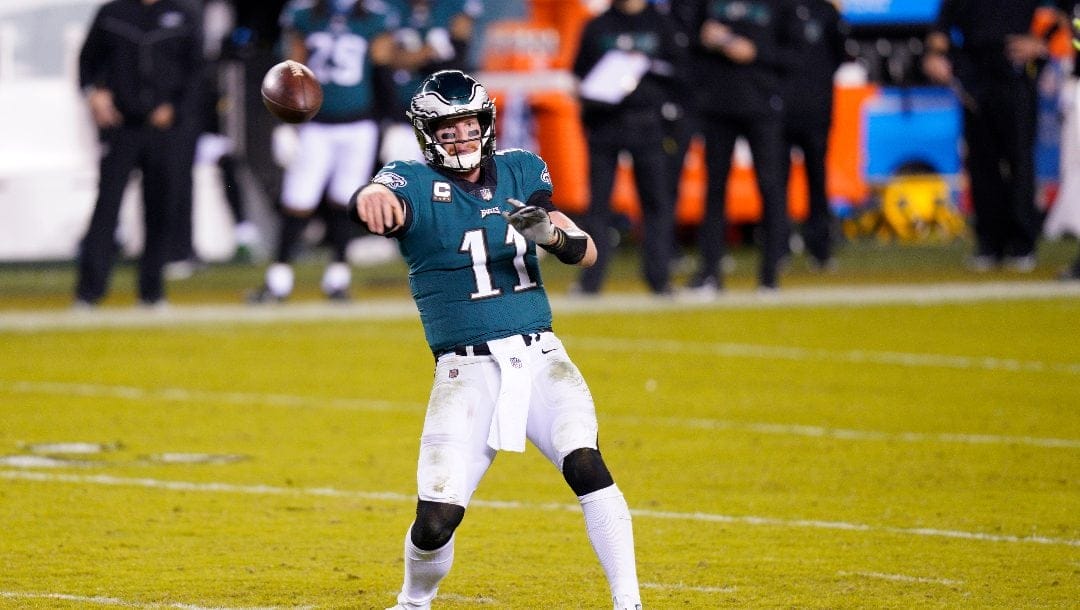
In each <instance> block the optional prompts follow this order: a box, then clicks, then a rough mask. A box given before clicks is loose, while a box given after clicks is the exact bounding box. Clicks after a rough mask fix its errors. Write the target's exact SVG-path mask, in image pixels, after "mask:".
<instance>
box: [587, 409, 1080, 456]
mask: <svg viewBox="0 0 1080 610" xmlns="http://www.w3.org/2000/svg"><path fill="white" fill-rule="evenodd" d="M607 419H609V420H612V421H618V422H621V423H624V424H632V425H643V426H656V425H663V426H669V427H673V428H700V429H704V430H731V431H740V432H753V433H755V434H775V435H781V436H806V437H810V438H830V439H836V440H849V441H888V442H895V441H899V442H905V443H957V444H964V445H1027V446H1031V447H1043V448H1053V449H1080V439H1068V438H1040V437H1034V436H1005V435H999V434H961V433H956V432H940V433H936V434H935V433H929V432H879V431H876V430H851V429H845V428H826V427H824V426H808V425H799V424H772V423H762V422H736V421H727V420H722V419H706V418H687V417H638V416H620V415H614V416H610V417H608V418H607Z"/></svg>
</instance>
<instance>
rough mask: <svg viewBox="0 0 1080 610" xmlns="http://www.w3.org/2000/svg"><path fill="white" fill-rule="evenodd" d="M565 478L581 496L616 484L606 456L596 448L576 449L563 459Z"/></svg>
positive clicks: (571, 487)
mask: <svg viewBox="0 0 1080 610" xmlns="http://www.w3.org/2000/svg"><path fill="white" fill-rule="evenodd" d="M562 470H563V478H565V479H566V482H567V483H568V484H569V485H570V489H573V490H574V493H575V494H577V495H579V496H584V495H586V494H589V493H592V492H594V491H596V490H598V489H604V488H605V487H610V486H612V485H614V484H615V481H614V480H613V479H612V478H611V473H610V472H608V469H607V465H606V464H604V458H603V457H601V456H600V452H599V451H598V450H596V449H591V448H588V447H584V448H582V449H575V450H573V451H571V452H570V454H569V455H567V456H566V457H565V458H564V459H563V468H562Z"/></svg>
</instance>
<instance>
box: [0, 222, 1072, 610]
mask: <svg viewBox="0 0 1080 610" xmlns="http://www.w3.org/2000/svg"><path fill="white" fill-rule="evenodd" d="M1074 248H1075V244H1074V243H1067V244H1058V245H1054V246H1052V247H1051V248H1050V249H1049V250H1048V252H1047V254H1046V256H1045V258H1044V259H1043V261H1044V264H1043V265H1042V266H1040V269H1039V270H1038V271H1037V272H1036V273H1034V274H1031V275H1026V276H1020V275H1016V274H1012V273H1009V272H1005V271H1002V272H995V273H991V274H988V275H980V276H974V275H970V274H968V273H967V272H965V271H964V270H963V268H962V265H961V264H960V263H961V262H962V257H963V252H964V248H963V245H957V244H944V245H942V244H938V245H923V246H889V247H885V246H881V245H878V244H855V245H851V246H849V247H848V248H847V249H846V250H845V251H843V252H842V253H841V261H840V262H841V270H840V272H839V273H837V274H835V275H832V276H814V275H811V274H809V273H807V272H806V271H805V269H802V268H801V267H800V264H799V262H798V261H796V263H795V264H794V265H793V266H792V269H791V271H790V272H789V274H788V276H787V277H785V279H784V289H783V290H782V291H781V292H780V294H778V295H770V296H759V295H757V294H755V293H754V291H753V290H752V285H753V279H752V278H753V271H752V268H753V265H752V254H749V253H746V252H740V253H737V258H738V261H739V268H738V270H737V271H736V273H735V274H734V275H733V278H732V282H731V286H732V288H731V290H730V291H729V293H728V294H727V295H726V296H724V297H723V298H722V299H721V300H720V301H718V302H715V303H709V304H700V303H684V302H682V301H674V302H659V301H654V300H651V299H650V298H648V297H646V296H645V295H644V294H642V289H641V287H640V284H641V282H640V281H639V280H637V278H636V262H635V261H634V260H633V259H631V258H625V259H623V260H621V261H620V263H619V266H618V267H617V268H616V269H615V275H616V277H615V278H613V280H614V281H613V283H612V290H611V294H610V295H608V296H605V297H604V298H601V299H597V300H587V301H578V300H567V299H565V298H562V297H561V296H560V295H561V294H562V293H563V292H565V286H566V284H567V283H568V282H569V280H570V279H571V276H570V275H569V274H568V273H567V272H566V271H565V270H563V269H559V268H557V267H556V266H554V265H552V264H549V263H548V262H545V273H546V274H547V278H548V279H549V284H550V285H551V287H552V292H553V294H554V295H555V297H556V298H555V302H554V308H555V315H556V324H555V330H556V332H557V333H558V334H559V335H560V337H561V338H562V339H563V340H564V342H565V343H566V345H567V348H568V349H569V350H570V352H571V356H572V357H573V358H574V360H575V361H576V362H577V364H578V365H579V367H580V368H581V369H582V372H583V373H584V374H585V377H586V379H587V380H588V381H589V383H590V386H591V388H592V391H593V394H594V395H595V398H596V401H597V406H598V410H599V413H600V426H601V430H600V440H601V447H602V449H603V451H604V454H605V456H606V457H607V460H608V462H609V465H610V466H611V468H612V470H613V473H614V474H615V476H616V480H617V481H618V483H619V485H620V487H621V488H622V489H623V491H624V493H625V494H626V497H627V500H628V501H629V503H630V507H631V510H632V511H633V513H634V526H635V537H636V546H637V553H638V570H639V577H640V580H641V583H642V593H643V597H644V601H645V605H646V608H654V609H667V608H1075V607H1077V604H1078V601H1077V600H1080V330H1078V329H1080V285H1077V284H1076V283H1073V284H1061V283H1057V282H1053V281H1050V278H1051V277H1052V275H1053V272H1054V271H1056V266H1057V265H1060V264H1064V262H1065V261H1067V260H1068V259H1069V258H1070V257H1071V255H1072V254H1073V252H1074V250H1073V249H1074ZM260 273H261V270H260V269H258V268H254V267H240V266H228V265H226V266H218V267H214V268H211V269H209V270H206V271H204V272H203V273H202V274H200V275H197V276H196V277H195V278H193V279H191V280H187V281H186V282H181V283H175V284H173V285H171V286H170V297H171V299H172V301H173V303H174V305H173V306H172V307H171V308H170V309H168V310H166V311H161V312H157V311H142V310H137V309H135V308H132V307H131V306H130V305H129V304H130V303H131V301H132V297H131V292H132V291H131V277H130V276H131V270H130V269H128V268H123V269H121V270H120V271H119V275H118V277H117V280H116V282H115V284H114V288H113V295H112V296H111V297H110V300H109V301H108V302H107V303H106V306H105V307H103V308H101V310H100V311H94V312H89V313H85V312H82V313H80V312H72V311H68V310H67V306H68V303H69V300H70V286H71V282H72V278H71V270H70V268H68V267H67V266H10V267H6V268H0V345H2V346H3V349H0V524H2V527H3V530H2V532H0V607H2V608H34V609H39V608H59V609H69V608H108V607H124V608H180V609H186V610H204V609H215V610H216V609H224V608H231V609H242V610H253V609H255V608H281V609H294V608H361V609H368V608H384V607H386V606H387V605H390V603H391V602H392V601H393V597H394V595H395V593H396V590H397V588H398V587H399V585H400V578H401V569H402V562H401V542H402V539H403V537H404V534H405V529H406V527H407V526H408V524H409V522H410V521H411V517H412V510H413V507H414V493H415V465H416V451H417V444H418V435H419V431H420V425H421V422H422V417H423V409H424V405H425V403H426V400H427V391H428V390H429V388H430V379H431V370H432V360H431V356H430V353H429V352H428V351H427V348H426V345H425V343H424V340H423V334H422V331H421V329H420V325H419V321H418V320H417V318H416V314H415V310H414V308H413V306H412V304H411V302H409V301H407V300H406V296H407V290H406V288H405V284H404V282H403V280H402V278H401V277H400V273H401V269H400V268H399V267H397V266H396V265H388V266H386V267H382V268H376V269H368V270H360V271H358V272H357V273H358V278H357V284H358V293H357V294H358V296H361V295H362V296H363V298H360V299H358V301H357V302H356V303H355V304H353V305H349V306H330V305H324V304H322V303H321V302H320V301H319V300H318V298H317V295H316V294H315V292H314V290H315V289H314V284H315V279H316V278H317V277H318V273H319V266H318V264H316V263H311V264H308V265H305V266H302V268H301V270H300V281H301V282H307V283H308V284H309V285H310V286H311V287H310V288H305V289H303V290H302V291H301V293H300V294H298V295H297V299H296V300H295V302H291V303H289V304H286V305H282V306H276V307H269V308H252V307H247V306H244V305H241V304H239V295H240V294H241V293H242V290H243V288H245V287H250V286H252V285H254V284H255V283H257V282H258V280H259V277H260ZM304 290H311V291H312V292H304ZM436 607H439V608H448V609H449V608H515V609H532V608H557V609H564V608H590V609H591V608H597V609H604V608H610V602H609V600H608V593H607V587H606V584H605V582H604V578H603V574H602V573H601V570H600V568H599V565H598V563H597V562H596V560H595V558H594V556H593V554H592V550H591V548H590V547H589V544H588V541H587V538H586V536H585V532H584V526H583V522H582V519H581V516H580V509H579V508H578V505H577V503H576V500H575V498H574V497H573V494H572V493H571V492H570V491H569V489H568V488H566V486H565V483H563V481H562V478H561V476H560V475H559V474H558V473H557V472H556V471H555V470H554V469H553V468H551V466H550V465H549V464H547V463H546V462H545V461H544V460H543V459H542V457H541V456H540V455H539V453H538V452H537V451H536V450H535V449H534V448H531V447H530V448H529V450H528V451H527V452H526V454H525V455H524V456H521V455H517V454H504V455H501V456H500V457H499V459H498V460H496V463H495V466H494V467H493V469H492V470H491V472H490V473H489V475H488V477H487V478H486V479H485V480H484V482H483V483H482V484H481V487H480V489H479V491H478V492H477V494H476V496H475V499H474V504H473V505H472V506H471V507H470V509H469V511H468V514H467V516H466V519H465V522H464V523H463V525H462V526H461V528H460V529H459V533H458V541H457V559H456V563H455V566H454V569H453V571H452V573H451V575H450V576H449V578H448V579H447V580H446V581H445V582H444V583H443V585H442V587H441V590H440V598H439V600H438V601H437V604H436Z"/></svg>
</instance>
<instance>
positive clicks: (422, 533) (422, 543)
mask: <svg viewBox="0 0 1080 610" xmlns="http://www.w3.org/2000/svg"><path fill="white" fill-rule="evenodd" d="M464 516H465V508H464V507H461V506H458V505H456V504H446V503H443V502H429V501H427V500H418V501H417V502H416V521H414V522H413V525H412V530H411V532H410V534H409V535H410V537H411V538H412V543H413V545H415V546H416V548H418V549H420V550H423V551H434V550H435V549H438V548H442V547H443V546H445V545H446V543H447V542H450V537H451V536H453V535H454V530H456V529H457V526H458V525H459V524H460V523H461V519H462V517H464Z"/></svg>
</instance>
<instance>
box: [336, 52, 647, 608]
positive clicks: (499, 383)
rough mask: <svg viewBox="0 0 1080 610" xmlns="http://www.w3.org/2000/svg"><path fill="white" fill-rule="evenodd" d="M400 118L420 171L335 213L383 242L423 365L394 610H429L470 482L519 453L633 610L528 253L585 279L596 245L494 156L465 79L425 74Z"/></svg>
mask: <svg viewBox="0 0 1080 610" xmlns="http://www.w3.org/2000/svg"><path fill="white" fill-rule="evenodd" d="M406 115H407V117H408V118H409V120H410V122H411V123H412V126H413V129H414V130H415V132H416V137H417V140H418V141H419V143H420V146H421V148H422V150H423V153H424V158H425V161H426V162H417V161H397V162H393V163H389V164H387V165H386V166H385V167H383V168H382V169H381V170H380V171H379V172H378V173H377V174H376V175H375V177H374V178H372V181H371V184H368V185H367V186H364V187H363V188H361V189H360V190H359V191H357V193H356V194H355V195H354V196H353V198H352V201H351V202H350V215H351V216H352V218H353V219H354V220H356V221H358V222H361V223H364V224H365V225H367V227H368V229H369V230H370V231H372V232H373V233H378V234H383V235H386V236H388V237H392V238H394V239H396V240H397V241H398V245H399V247H400V249H401V253H402V255H403V256H404V258H405V261H406V262H407V263H408V266H409V284H410V288H411V291H412V296H413V299H414V300H415V301H416V307H417V309H418V310H419V312H420V320H421V322H422V323H423V326H424V333H425V335H426V337H427V341H428V344H429V345H430V347H431V351H432V352H433V353H434V355H435V381H434V385H433V387H432V390H431V397H430V399H429V401H428V406H427V414H426V416H425V419H424V428H423V433H422V436H421V439H420V456H419V460H418V466H417V486H418V493H417V497H418V499H417V506H416V519H415V520H414V521H413V523H412V525H411V526H410V527H409V531H408V533H407V534H406V535H405V555H404V556H405V578H404V584H403V585H402V588H401V593H400V594H399V595H398V598H397V605H396V606H394V608H396V609H403V610H404V609H419V608H430V607H431V602H432V600H433V599H435V594H436V592H437V590H438V586H439V583H440V581H441V580H442V579H443V578H444V577H445V576H446V575H447V574H448V573H449V571H450V566H451V564H452V563H453V560H454V531H455V530H456V528H457V526H458V525H459V524H460V523H461V520H462V518H463V517H464V516H465V509H466V507H468V505H469V500H470V498H471V497H472V494H473V492H474V491H475V490H476V488H477V486H478V485H479V483H480V479H481V478H482V477H483V476H484V473H485V472H486V471H487V469H488V468H489V467H490V466H491V464H492V462H493V461H494V459H495V456H496V455H497V454H498V452H499V451H519V452H520V451H524V450H525V441H526V440H528V441H529V442H531V443H532V444H533V445H534V446H535V447H536V448H537V449H538V450H539V451H540V452H541V453H543V454H544V456H545V457H547V459H548V460H550V461H551V463H552V464H554V465H555V467H556V468H558V469H559V471H560V472H561V473H562V475H563V477H564V478H565V479H566V482H567V483H568V484H569V485H570V488H571V489H572V490H573V491H574V493H575V494H576V495H577V497H578V500H579V501H580V503H581V507H582V511H583V513H584V517H585V528H586V531H587V533H588V537H589V540H590V542H591V543H592V546H593V549H594V550H595V551H596V555H597V557H598V558H599V560H600V563H601V565H602V567H603V569H604V573H605V575H606V576H607V580H608V585H609V586H610V589H611V595H612V598H613V599H614V604H615V608H616V610H639V609H640V608H641V597H640V592H639V587H638V579H637V567H636V563H635V559H634V536H633V528H632V525H631V522H630V511H629V508H628V507H627V504H626V500H625V499H624V498H623V495H622V493H621V492H620V491H619V488H618V487H617V486H616V485H615V482H614V480H613V479H612V476H611V474H610V473H609V471H608V468H607V466H606V465H605V463H604V460H603V458H602V457H601V455H600V451H599V450H598V446H597V420H596V411H595V408H594V406H593V399H592V395H591V394H590V393H589V389H588V386H587V385H586V383H585V380H584V379H583V378H582V376H581V373H580V372H579V371H578V369H577V367H576V366H575V365H574V363H573V362H572V361H571V360H570V358H569V357H568V356H567V354H566V349H565V348H564V347H563V344H562V343H561V342H560V340H559V338H558V337H557V336H555V334H554V333H553V332H552V330H551V307H550V306H549V304H548V299H547V294H546V293H545V291H544V284H543V281H542V280H541V278H540V267H539V265H538V264H537V256H536V248H537V246H539V247H541V248H544V249H545V250H547V251H548V252H549V253H551V254H552V255H554V256H555V257H556V258H558V260H560V261H562V262H563V263H566V264H571V265H579V266H583V267H587V266H589V265H591V264H593V263H594V262H595V261H596V246H595V244H594V243H593V240H592V238H591V237H589V235H587V234H585V233H584V232H582V231H581V230H580V229H578V228H577V227H576V226H575V225H574V223H573V221H571V220H570V219H569V218H568V217H567V216H565V215H564V214H562V213H560V212H559V211H557V210H556V209H555V206H554V205H553V204H552V201H551V193H552V184H551V178H550V176H549V175H548V170H547V165H546V164H545V163H544V161H543V160H542V159H541V158H540V157H538V156H536V155H534V154H532V153H530V152H527V151H524V150H502V151H496V150H495V105H494V103H493V102H492V100H491V99H490V98H489V97H488V93H487V90H486V89H485V88H484V86H483V85H481V84H480V83H479V82H478V81H476V80H475V79H473V78H472V77H471V76H469V75H467V74H465V73H463V72H459V71H457V70H444V71H441V72H436V73H435V74H432V75H431V76H429V77H428V78H427V79H425V80H424V82H423V83H422V84H421V85H420V87H419V89H418V90H417V92H416V94H415V95H414V96H413V98H412V101H411V103H410V107H409V110H408V112H407V113H406Z"/></svg>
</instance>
